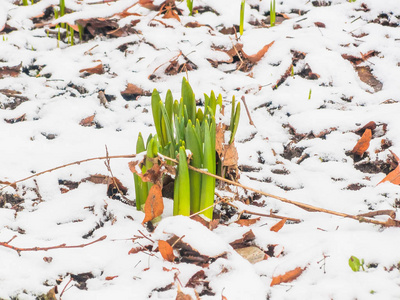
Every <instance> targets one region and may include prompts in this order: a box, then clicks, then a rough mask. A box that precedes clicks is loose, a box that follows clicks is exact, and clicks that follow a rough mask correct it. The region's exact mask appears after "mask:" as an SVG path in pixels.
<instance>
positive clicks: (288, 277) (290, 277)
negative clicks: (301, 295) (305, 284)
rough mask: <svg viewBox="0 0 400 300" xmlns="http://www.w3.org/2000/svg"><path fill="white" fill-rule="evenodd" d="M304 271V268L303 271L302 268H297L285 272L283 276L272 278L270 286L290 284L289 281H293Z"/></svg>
mask: <svg viewBox="0 0 400 300" xmlns="http://www.w3.org/2000/svg"><path fill="white" fill-rule="evenodd" d="M305 269H306V268H304V269H303V268H300V267H297V268H296V269H294V270H291V271H289V272H286V273H285V274H283V275H278V276H274V277H272V281H271V286H274V285H277V284H281V283H282V282H291V281H293V280H295V279H296V278H297V277H299V276H300V275H301V273H303V271H304V270H305Z"/></svg>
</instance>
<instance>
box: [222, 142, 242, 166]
mask: <svg viewBox="0 0 400 300" xmlns="http://www.w3.org/2000/svg"><path fill="white" fill-rule="evenodd" d="M238 159H239V155H238V152H237V150H236V146H235V142H233V143H232V144H226V145H224V155H223V165H224V166H228V167H234V166H237V163H238Z"/></svg>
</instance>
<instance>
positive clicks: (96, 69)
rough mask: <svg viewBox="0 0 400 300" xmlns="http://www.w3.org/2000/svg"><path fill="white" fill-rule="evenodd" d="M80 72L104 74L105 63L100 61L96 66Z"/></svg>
mask: <svg viewBox="0 0 400 300" xmlns="http://www.w3.org/2000/svg"><path fill="white" fill-rule="evenodd" d="M79 73H87V74H90V75H91V74H99V75H101V74H104V69H103V64H102V63H100V64H98V65H97V66H95V67H92V68H86V69H82V70H79Z"/></svg>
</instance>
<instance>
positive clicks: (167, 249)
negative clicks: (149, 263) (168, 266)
mask: <svg viewBox="0 0 400 300" xmlns="http://www.w3.org/2000/svg"><path fill="white" fill-rule="evenodd" d="M158 250H159V251H160V253H161V256H162V257H163V258H164V259H165V260H167V261H170V262H173V261H174V259H175V255H174V251H173V249H172V247H171V245H170V244H168V242H166V241H162V240H160V241H158Z"/></svg>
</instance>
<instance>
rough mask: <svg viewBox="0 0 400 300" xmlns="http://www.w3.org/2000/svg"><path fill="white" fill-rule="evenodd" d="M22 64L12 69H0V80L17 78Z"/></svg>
mask: <svg viewBox="0 0 400 300" xmlns="http://www.w3.org/2000/svg"><path fill="white" fill-rule="evenodd" d="M21 67H22V62H21V63H20V64H19V65H17V66H14V67H0V79H2V78H4V77H7V76H10V77H17V76H18V75H19V73H21Z"/></svg>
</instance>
